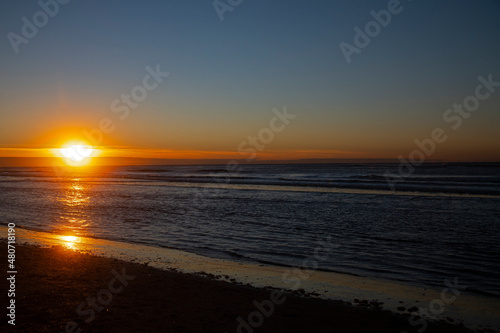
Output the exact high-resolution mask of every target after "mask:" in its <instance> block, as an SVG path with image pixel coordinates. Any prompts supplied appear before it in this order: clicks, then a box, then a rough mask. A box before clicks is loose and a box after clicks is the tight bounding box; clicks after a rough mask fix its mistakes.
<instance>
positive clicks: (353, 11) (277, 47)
mask: <svg viewBox="0 0 500 333" xmlns="http://www.w3.org/2000/svg"><path fill="white" fill-rule="evenodd" d="M387 3H388V2H387V1H313V2H305V1H262V0H260V1H259V0H253V1H249V0H245V1H243V2H242V3H241V4H240V5H238V6H236V7H235V8H234V10H233V11H232V12H226V13H225V17H224V18H225V19H224V21H222V22H221V21H220V20H219V16H218V15H217V13H216V11H215V9H214V7H213V5H212V2H211V1H180V0H176V1H171V0H164V1H154V0H152V1H143V2H139V1H97V0H89V1H76V0H72V1H70V2H69V3H68V4H66V5H61V6H60V8H59V12H58V13H57V14H56V15H55V17H53V18H50V20H49V22H48V24H47V25H46V26H44V27H41V28H40V29H39V32H38V34H37V35H36V36H35V37H34V38H32V39H30V40H29V42H28V44H22V45H20V46H19V53H18V54H16V53H15V52H14V51H13V48H12V45H11V43H10V42H9V39H8V38H7V34H8V33H9V32H14V33H17V34H20V31H21V27H22V25H23V23H22V21H21V18H22V17H23V16H26V17H27V18H29V19H30V20H31V19H32V17H33V14H35V13H36V12H37V11H39V10H40V6H39V5H38V4H37V2H35V1H25V2H20V1H15V0H6V1H3V2H2V5H1V6H2V8H1V11H0V13H1V14H0V16H1V17H0V21H1V22H2V23H1V26H0V27H1V30H2V33H3V36H4V37H3V38H2V40H1V42H0V49H1V50H0V52H1V53H0V63H1V66H0V75H1V77H2V83H0V98H1V100H2V107H1V109H0V117H1V119H2V121H1V124H0V130H1V131H0V147H3V148H9V147H28V146H29V147H38V146H41V145H51V144H55V143H56V142H55V141H54V138H53V136H54V135H51V134H50V133H59V131H63V130H62V128H66V127H68V128H92V127H95V126H96V124H97V123H98V122H99V120H100V119H102V118H103V117H106V116H110V115H111V116H113V114H112V113H111V112H110V103H111V101H113V100H114V99H115V98H117V97H119V96H120V94H122V93H127V92H130V89H131V88H132V87H134V86H135V85H137V84H139V83H140V82H141V80H142V78H143V76H144V75H145V73H146V72H145V67H146V66H148V65H149V66H152V67H154V66H155V65H156V64H160V66H161V68H162V69H163V70H165V71H168V72H170V76H169V77H168V78H167V79H166V80H165V82H163V83H162V84H161V85H160V87H159V88H158V89H156V90H154V91H152V92H150V93H149V95H148V97H147V99H146V100H145V101H144V102H142V103H141V105H140V106H139V107H138V108H137V109H134V110H133V111H132V113H131V115H130V117H129V118H128V119H127V120H125V121H123V122H119V123H117V129H116V131H115V132H113V134H112V136H110V137H109V141H106V142H107V143H108V144H119V145H123V146H134V147H139V148H144V149H181V150H182V149H195V150H217V151H220V150H235V147H237V146H238V144H239V143H240V142H241V141H242V140H244V139H245V138H246V137H247V136H248V135H251V134H253V133H255V132H258V131H259V129H261V128H262V127H263V126H265V125H266V124H267V123H268V122H269V119H270V118H271V116H272V113H271V110H272V109H273V108H282V107H283V106H284V105H286V106H287V108H288V110H290V112H292V113H295V114H297V115H298V117H297V120H296V121H294V123H293V124H291V125H290V127H289V128H287V130H286V131H284V132H283V133H280V134H279V136H276V138H275V140H274V141H273V142H272V143H271V144H270V145H269V147H268V148H269V149H270V150H273V149H274V150H290V151H292V150H311V151H316V150H325V151H329V150H332V151H346V152H359V153H360V154H365V155H366V156H372V155H373V154H378V155H380V156H381V157H391V156H393V157H396V156H397V155H399V154H403V155H404V154H407V153H408V152H409V151H411V149H413V148H414V147H413V141H414V140H415V139H416V138H424V137H426V136H428V135H429V133H430V131H431V130H432V129H433V128H435V127H439V126H443V120H442V114H443V112H444V111H445V110H446V109H447V108H449V107H450V106H451V105H453V103H461V102H462V101H463V99H464V98H465V97H466V96H467V95H470V94H471V93H472V92H473V91H474V88H475V87H476V85H477V83H478V82H477V76H478V75H483V76H487V75H488V74H493V77H497V78H499V80H500V71H499V69H500V66H499V62H498V59H500V46H499V43H498V41H499V40H500V20H498V17H499V14H500V2H499V1H493V0H484V1H480V2H478V1H472V0H471V1H466V0H460V1H451V0H449V1H444V0H443V1H430V0H413V1H411V2H410V1H408V0H404V1H401V6H402V7H403V11H402V12H401V13H400V14H397V15H393V17H392V20H391V22H390V24H389V25H388V26H387V27H385V28H383V29H382V30H381V32H380V34H379V35H378V36H376V37H374V38H373V40H372V41H371V43H370V45H369V46H367V47H366V48H364V49H362V51H361V54H359V55H354V56H353V61H352V62H351V63H350V64H348V63H347V62H346V60H345V58H344V55H343V54H342V52H341V50H340V47H339V44H340V43H341V42H342V41H344V42H347V43H351V44H352V43H353V38H354V35H355V32H354V30H353V28H354V27H355V26H359V27H361V28H363V27H364V25H365V24H366V23H367V22H369V21H371V20H373V18H372V16H371V15H370V11H372V10H375V11H379V10H382V9H386V8H387ZM499 104H500V92H498V93H497V94H496V95H495V94H494V95H493V96H492V97H491V98H490V99H488V100H487V101H485V102H484V103H482V105H481V108H480V110H479V111H477V112H476V113H474V115H473V117H471V118H469V119H467V121H466V122H465V123H464V126H463V127H462V128H461V129H460V130H459V131H456V132H454V133H453V137H451V138H450V140H449V141H448V142H447V143H446V144H443V146H442V147H440V154H441V153H442V157H443V158H452V157H450V156H457V157H456V158H458V159H468V158H469V157H470V156H476V155H474V154H479V155H481V154H482V155H484V159H488V158H490V157H491V155H492V154H495V152H496V153H498V152H500V151H499V150H500V149H499V146H498V142H500V135H499V134H498V131H497V128H498V125H499V124H500V122H499V121H500V115H499V112H498V106H499ZM75 131H76V132H78V130H75ZM61 133H62V132H61ZM42 138H47V139H43V140H42ZM462 148H464V149H463V151H462ZM461 151H462V153H461V154H463V157H461V155H460V156H459V155H457V154H458V153H460V152H461ZM439 156H441V155H436V158H439ZM487 156H489V157H487ZM474 158H476V157H474ZM477 158H480V157H477Z"/></svg>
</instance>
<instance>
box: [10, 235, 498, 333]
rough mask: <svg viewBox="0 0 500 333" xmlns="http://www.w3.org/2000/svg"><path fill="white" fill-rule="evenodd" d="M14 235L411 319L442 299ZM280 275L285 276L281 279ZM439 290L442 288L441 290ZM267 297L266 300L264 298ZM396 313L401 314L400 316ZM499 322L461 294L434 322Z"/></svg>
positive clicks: (357, 280)
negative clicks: (414, 310) (417, 309)
mask: <svg viewBox="0 0 500 333" xmlns="http://www.w3.org/2000/svg"><path fill="white" fill-rule="evenodd" d="M6 229H7V228H5V227H4V226H0V230H1V231H2V234H6ZM16 233H17V238H18V240H19V241H22V242H25V243H27V244H30V245H35V246H39V247H41V248H49V247H54V246H55V248H64V249H66V250H71V252H80V255H88V254H91V255H93V256H96V255H97V256H101V259H103V260H107V259H109V260H123V261H124V262H128V263H130V264H132V265H140V266H143V267H144V268H145V269H159V270H162V272H170V273H172V272H173V273H174V274H189V275H191V276H192V275H193V274H194V275H197V276H202V277H205V278H206V277H208V278H210V279H206V280H207V281H213V282H217V283H230V284H232V285H234V286H236V287H242V286H247V287H249V288H258V289H259V290H261V291H262V290H265V289H263V288H267V289H268V290H269V289H270V288H271V289H274V290H283V291H284V292H286V293H288V294H290V295H291V294H295V295H302V296H307V297H314V298H315V299H316V298H317V299H318V301H326V302H341V303H342V304H353V305H355V306H356V308H358V307H360V308H374V309H378V310H382V309H383V310H390V311H392V312H393V313H395V314H398V315H402V314H404V315H405V316H407V317H408V316H410V315H412V316H414V314H415V313H414V312H411V313H410V312H409V311H408V310H409V309H411V308H414V307H424V308H426V307H427V308H429V305H430V304H431V302H433V301H434V302H436V300H439V299H442V293H441V291H440V290H431V289H423V288H416V287H410V286H405V285H401V284H396V283H391V282H387V281H380V280H374V279H367V278H362V277H357V276H351V275H345V274H338V273H330V272H321V271H312V270H302V269H298V268H295V269H293V268H287V267H280V266H267V265H259V264H243V263H237V262H232V261H229V260H223V259H214V258H207V257H203V256H200V255H195V254H192V253H187V252H183V251H179V250H174V249H166V248H157V247H152V246H145V245H137V244H130V243H123V242H115V241H108V240H102V239H94V238H85V237H77V238H74V239H73V238H65V237H64V236H58V235H54V234H50V233H46V232H35V231H31V230H27V229H22V228H16ZM18 246H19V245H18ZM32 251H34V250H32ZM82 253H85V254H82ZM24 269H26V268H24ZM28 269H29V268H28ZM285 274H287V275H286V279H285V278H284V276H285ZM451 283H453V281H451ZM445 287H446V286H445V285H443V288H445ZM268 294H269V293H268ZM267 297H268V298H269V295H268V296H267ZM356 301H357V302H356ZM398 308H399V309H398ZM401 308H404V309H405V310H404V311H401ZM499 318H500V306H499V301H498V300H496V299H492V298H488V297H479V296H476V295H470V294H468V293H467V292H466V291H463V292H460V295H458V296H457V297H456V300H455V301H454V302H452V303H451V304H447V305H446V307H445V309H444V311H443V312H442V313H441V315H438V316H436V319H437V320H443V321H444V320H447V321H449V322H454V323H457V322H463V323H464V325H465V326H466V327H468V328H471V329H475V330H479V329H483V328H486V327H489V328H493V329H496V330H499V328H500V323H499ZM406 324H407V326H408V327H407V329H412V330H413V331H415V330H416V328H418V327H420V326H411V325H409V324H408V319H406Z"/></svg>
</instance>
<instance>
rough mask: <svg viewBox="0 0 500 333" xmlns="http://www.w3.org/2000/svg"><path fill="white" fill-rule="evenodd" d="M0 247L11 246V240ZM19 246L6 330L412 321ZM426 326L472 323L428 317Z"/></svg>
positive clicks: (287, 328)
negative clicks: (12, 317)
mask: <svg viewBox="0 0 500 333" xmlns="http://www.w3.org/2000/svg"><path fill="white" fill-rule="evenodd" d="M0 250H1V251H2V253H5V252H6V251H5V250H6V243H5V241H2V242H0ZM16 250H17V251H16V253H17V258H16V262H17V263H18V265H19V273H18V274H17V277H16V326H11V325H5V324H2V326H7V327H6V329H5V330H3V329H2V331H5V332H19V331H23V332H40V333H44V332H76V333H79V332H152V331H155V332H156V331H159V332H200V331H203V332H241V333H242V332H245V333H247V332H331V331H334V332H341V333H342V332H380V333H382V332H384V333H385V332H395V333H400V332H403V331H405V330H407V331H410V329H412V326H411V325H410V324H409V322H408V316H405V315H401V314H394V313H391V312H390V311H382V310H380V309H373V308H371V309H370V308H366V307H362V306H353V305H351V304H349V303H346V302H342V301H333V300H323V299H318V298H311V297H304V296H298V295H293V294H292V293H288V292H284V293H283V292H281V291H278V290H276V289H272V288H265V289H262V288H255V287H252V286H249V285H239V284H235V283H229V282H225V281H218V280H215V279H211V278H207V277H203V276H199V275H194V274H187V273H181V272H174V271H165V270H160V269H158V268H154V267H148V266H147V265H144V264H139V263H132V262H127V261H122V260H118V259H113V258H107V257H98V256H94V255H90V254H88V253H80V252H77V251H74V250H71V249H69V248H65V247H63V246H58V245H56V246H52V247H38V246H34V245H17V247H16ZM2 257H3V256H2ZM4 281H5V280H4ZM2 283H3V284H4V285H5V282H2ZM270 302H273V303H270ZM426 332H428V333H434V332H436V333H437V332H451V333H465V332H469V330H467V329H466V328H464V327H463V326H460V325H451V324H449V323H446V322H430V321H429V322H428V323H427V327H426Z"/></svg>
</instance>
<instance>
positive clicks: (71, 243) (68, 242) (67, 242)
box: [58, 236, 80, 250]
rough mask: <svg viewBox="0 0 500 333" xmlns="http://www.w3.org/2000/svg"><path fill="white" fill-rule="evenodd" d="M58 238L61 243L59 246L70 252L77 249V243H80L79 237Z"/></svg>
mask: <svg viewBox="0 0 500 333" xmlns="http://www.w3.org/2000/svg"><path fill="white" fill-rule="evenodd" d="M58 238H59V239H60V240H61V241H62V243H61V245H63V246H64V247H66V248H68V249H71V250H77V249H78V243H80V237H76V236H58Z"/></svg>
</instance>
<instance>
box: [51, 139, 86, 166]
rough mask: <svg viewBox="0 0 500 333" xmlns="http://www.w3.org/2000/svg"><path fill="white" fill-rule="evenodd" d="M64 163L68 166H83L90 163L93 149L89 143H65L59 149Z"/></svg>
mask: <svg viewBox="0 0 500 333" xmlns="http://www.w3.org/2000/svg"><path fill="white" fill-rule="evenodd" d="M59 153H60V154H61V155H62V157H63V158H64V161H65V162H66V164H68V165H70V166H84V165H87V164H89V163H90V160H91V158H92V156H93V155H94V153H95V149H94V148H93V147H91V146H89V145H85V144H81V143H76V144H73V143H72V144H67V145H65V146H63V147H62V148H60V149H59Z"/></svg>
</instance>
